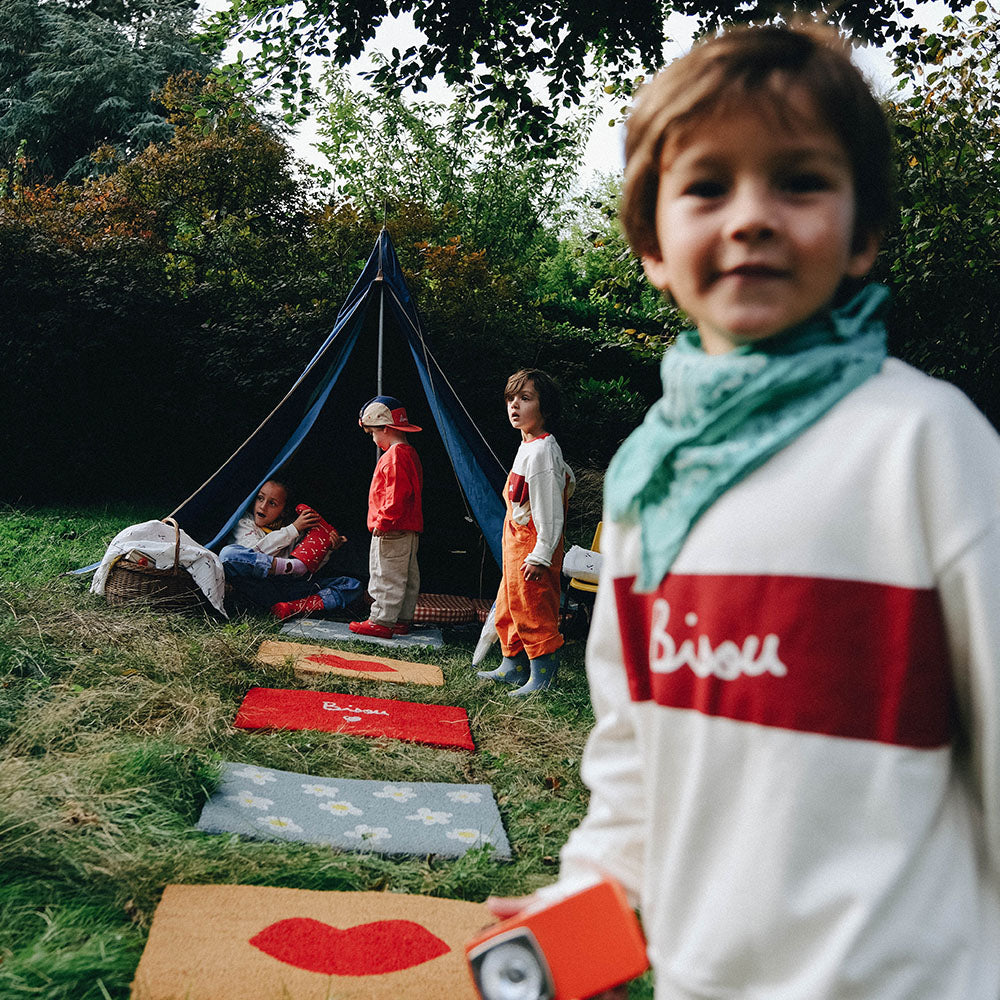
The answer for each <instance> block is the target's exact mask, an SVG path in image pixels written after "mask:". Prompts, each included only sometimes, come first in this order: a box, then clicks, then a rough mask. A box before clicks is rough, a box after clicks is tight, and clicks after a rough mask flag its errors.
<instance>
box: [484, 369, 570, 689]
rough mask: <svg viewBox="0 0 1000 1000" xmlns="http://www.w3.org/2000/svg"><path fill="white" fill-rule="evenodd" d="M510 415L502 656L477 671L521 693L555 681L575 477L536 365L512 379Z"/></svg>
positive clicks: (553, 395) (553, 396) (551, 397)
mask: <svg viewBox="0 0 1000 1000" xmlns="http://www.w3.org/2000/svg"><path fill="white" fill-rule="evenodd" d="M504 399H505V400H506V401H507V416H508V418H509V419H510V422H511V424H512V425H513V426H514V427H515V428H517V430H519V431H520V432H521V447H520V448H518V450H517V455H516V456H515V457H514V465H513V467H512V468H511V470H510V475H508V477H507V485H506V487H505V489H504V500H505V501H506V504H507V516H506V517H505V518H504V524H503V543H502V550H503V577H502V579H501V580H500V589H499V592H498V593H497V600H496V612H495V614H496V629H497V634H498V635H499V637H500V648H501V650H502V651H503V656H504V659H503V663H501V664H500V666H499V667H498V668H497V669H496V670H481V671H479V674H478V676H480V677H484V678H487V679H489V680H497V681H503V682H505V683H507V684H518V685H519V687H518V688H517V689H516V690H515V691H511V692H510V697H512V698H517V697H521V696H523V695H526V694H531V693H532V692H534V691H541V690H543V689H545V688H547V687H549V686H550V685H551V684H552V682H553V681H554V680H555V674H556V665H557V661H558V652H557V651H558V650H559V647H560V646H562V644H563V637H562V635H561V634H560V632H559V598H560V593H561V590H560V582H559V571H560V570H561V568H562V557H563V525H564V523H565V519H566V517H565V515H566V502H567V501H568V500H569V497H570V494H571V493H572V492H573V487H574V486H575V485H576V480H575V478H574V476H573V470H572V469H571V468H570V467H569V466H568V465H567V464H566V462H565V461H564V460H563V456H562V450H561V449H560V447H559V445H558V443H557V442H556V439H555V438H554V437H553V436H552V434H551V433H550V432H549V431H548V430H546V424H547V423H549V424H551V423H553V422H554V421H555V420H557V419H558V417H559V409H560V401H559V389H558V387H557V386H556V384H555V382H553V381H552V379H551V378H550V377H549V376H548V375H546V374H545V372H543V371H539V370H538V369H537V368H523V369H521V371H519V372H515V373H514V374H513V375H511V377H510V378H509V379H508V381H507V388H506V390H505V392H504Z"/></svg>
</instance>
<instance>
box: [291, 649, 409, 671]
mask: <svg viewBox="0 0 1000 1000" xmlns="http://www.w3.org/2000/svg"><path fill="white" fill-rule="evenodd" d="M306 659H307V660H308V661H309V662H310V663H321V664H322V665H323V666H324V667H340V668H341V670H364V671H366V672H367V673H370V674H378V673H390V674H395V673H397V672H398V671H397V670H396V668H395V667H390V666H389V664H388V663H379V662H378V661H377V660H348V659H347V658H346V657H344V656H334V655H333V654H332V653H317V654H315V655H314V656H307V657H306Z"/></svg>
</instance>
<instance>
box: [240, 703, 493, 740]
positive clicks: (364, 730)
mask: <svg viewBox="0 0 1000 1000" xmlns="http://www.w3.org/2000/svg"><path fill="white" fill-rule="evenodd" d="M233 725H235V726H236V727H237V729H322V730H325V731H326V732H331V733H350V734H351V735H352V736H385V737H387V738H388V739H392V740H409V741H411V742H413V743H429V744H430V745H431V746H439V747H460V748H461V749H464V750H475V749H476V745H475V744H474V743H473V742H472V732H471V731H470V729H469V716H468V715H467V714H466V711H465V709H464V708H458V707H457V706H454V705H422V704H419V703H418V702H413V701H394V700H392V699H389V698H362V697H360V696H359V695H351V694H338V693H336V692H331V691H300V690H287V689H282V688H251V689H250V690H249V691H248V692H247V694H246V697H245V698H244V699H243V704H242V705H240V709H239V712H238V713H237V715H236V721H235V722H234V723H233Z"/></svg>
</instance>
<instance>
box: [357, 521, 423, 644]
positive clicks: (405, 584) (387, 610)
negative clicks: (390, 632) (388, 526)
mask: <svg viewBox="0 0 1000 1000" xmlns="http://www.w3.org/2000/svg"><path fill="white" fill-rule="evenodd" d="M419 542H420V535H419V534H417V532H415V531H390V532H387V533H386V534H384V535H381V536H375V535H373V536H372V544H371V548H370V549H369V551H368V573H369V580H368V593H369V594H371V596H372V602H373V603H372V606H371V611H370V612H369V613H368V617H369V618H370V619H371V620H372V621H373V622H377V623H378V624H379V625H395V624H396V622H398V621H402V622H411V621H413V612H414V610H415V609H416V607H417V597H418V595H419V594H420V567H419V566H418V565H417V545H418V543H419Z"/></svg>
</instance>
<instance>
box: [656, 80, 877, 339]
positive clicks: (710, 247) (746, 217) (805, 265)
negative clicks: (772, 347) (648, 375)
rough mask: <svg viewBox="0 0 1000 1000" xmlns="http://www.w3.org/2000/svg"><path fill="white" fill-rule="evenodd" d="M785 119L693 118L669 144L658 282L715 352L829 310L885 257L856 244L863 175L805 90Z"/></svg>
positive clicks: (739, 114) (747, 112)
mask: <svg viewBox="0 0 1000 1000" xmlns="http://www.w3.org/2000/svg"><path fill="white" fill-rule="evenodd" d="M788 104H789V107H790V110H791V115H790V116H789V117H790V121H791V122H792V123H794V124H783V123H782V122H781V121H780V120H779V118H778V117H777V115H775V114H774V113H773V112H772V113H768V111H767V110H766V108H765V109H762V108H760V107H756V108H755V107H749V106H745V107H743V108H738V109H736V110H735V111H733V112H731V113H727V114H720V115H717V116H713V117H712V118H710V119H708V120H706V121H704V122H702V123H700V124H699V125H696V126H694V127H693V128H692V129H691V130H690V131H688V132H686V133H685V134H684V135H683V137H682V138H680V139H678V140H675V141H674V142H672V143H671V142H668V144H667V147H666V149H665V150H664V157H663V165H662V168H661V173H660V185H659V193H658V197H657V203H656V233H657V238H658V240H659V256H657V257H648V258H645V259H644V260H643V266H644V267H645V270H646V274H647V276H648V277H649V279H650V281H651V282H652V283H653V284H654V285H656V287H657V288H659V289H661V290H668V291H669V292H670V293H671V294H672V295H673V297H674V300H675V301H676V302H677V304H678V305H679V306H680V307H681V308H682V309H683V310H684V311H685V312H686V313H687V314H688V315H689V316H690V317H691V319H692V320H693V321H694V322H695V324H696V325H697V327H698V332H699V333H700V335H701V342H702V347H703V348H704V350H705V351H706V352H707V353H709V354H722V353H724V352H726V351H729V350H732V349H733V348H734V347H736V346H737V345H739V344H744V343H749V342H753V341H757V340H764V339H766V338H767V337H772V336H774V335H775V334H776V333H780V332H781V331H783V330H787V329H788V328H789V327H792V326H794V325H796V324H797V323H800V322H802V321H803V320H805V319H807V318H808V317H810V316H811V315H813V313H816V312H818V311H819V310H820V309H822V308H823V307H825V306H827V305H828V304H829V303H830V302H831V300H832V299H833V296H834V293H835V292H836V290H837V287H838V286H839V285H840V282H841V280H842V279H843V278H845V277H848V276H850V277H862V276H863V275H864V274H866V273H867V272H868V270H869V268H870V267H871V266H872V264H873V263H874V261H875V256H876V254H877V252H878V240H877V239H876V237H875V236H874V235H872V236H871V237H870V238H868V239H867V240H866V241H865V242H864V244H863V245H862V246H861V247H860V248H858V247H855V246H854V245H853V244H854V235H855V221H856V220H855V196H854V177H853V171H852V169H851V164H850V162H849V160H848V158H847V153H846V151H845V150H844V148H843V145H842V144H841V142H840V140H839V139H838V138H837V137H836V135H834V133H833V132H831V131H830V129H829V128H828V127H826V126H825V125H824V124H822V123H821V122H820V121H819V119H818V117H817V115H816V113H815V111H814V109H813V107H812V102H811V100H810V99H809V98H808V97H807V96H806V95H805V93H804V92H802V91H795V90H792V91H790V93H789V96H788Z"/></svg>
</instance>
